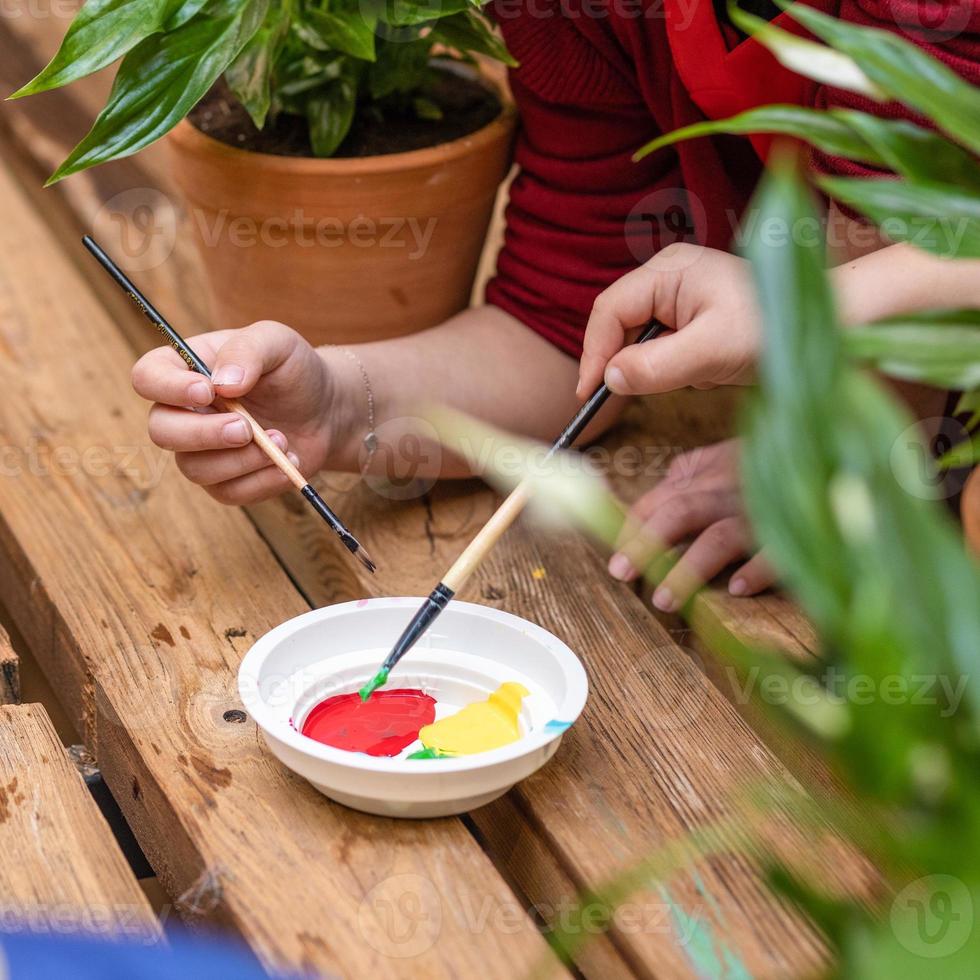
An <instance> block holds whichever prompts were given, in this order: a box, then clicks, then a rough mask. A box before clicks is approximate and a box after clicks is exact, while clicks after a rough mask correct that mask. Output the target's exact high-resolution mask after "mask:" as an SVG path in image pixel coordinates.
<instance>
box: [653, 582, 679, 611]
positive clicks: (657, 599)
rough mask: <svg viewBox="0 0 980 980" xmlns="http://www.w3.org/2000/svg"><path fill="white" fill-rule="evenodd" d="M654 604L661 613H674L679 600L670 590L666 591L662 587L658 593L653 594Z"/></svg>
mask: <svg viewBox="0 0 980 980" xmlns="http://www.w3.org/2000/svg"><path fill="white" fill-rule="evenodd" d="M653 604H654V605H655V606H656V607H657V608H658V609H659V610H660V611H661V612H666V613H669V612H673V611H674V610H675V609H676V608H677V600H676V599H675V598H674V593H673V592H671V591H670V589H665V588H664V587H663V586H660V588H659V589H657V591H656V592H654V593H653Z"/></svg>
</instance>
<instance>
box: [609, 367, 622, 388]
mask: <svg viewBox="0 0 980 980" xmlns="http://www.w3.org/2000/svg"><path fill="white" fill-rule="evenodd" d="M606 387H607V388H608V389H609V390H610V391H612V392H625V391H626V375H625V374H623V372H622V371H620V370H619V368H618V367H611V368H608V369H607V370H606Z"/></svg>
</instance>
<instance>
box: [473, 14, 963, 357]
mask: <svg viewBox="0 0 980 980" xmlns="http://www.w3.org/2000/svg"><path fill="white" fill-rule="evenodd" d="M810 2H811V3H813V5H814V6H817V7H820V8H821V9H824V10H827V11H829V12H831V13H836V14H837V15H838V16H840V17H842V18H845V19H847V20H851V21H853V22H855V23H861V24H873V25H876V26H881V27H886V28H888V29H891V30H900V31H901V32H902V33H903V34H904V35H905V36H906V37H908V38H909V39H911V40H913V41H915V42H917V43H919V44H921V45H922V46H923V47H925V48H927V49H928V50H929V51H930V52H931V53H933V54H935V55H937V56H939V57H941V58H942V59H943V60H944V61H946V62H947V63H948V64H950V65H951V66H952V67H953V68H955V69H956V70H957V71H959V72H960V73H961V74H963V75H964V76H966V77H968V78H969V79H970V80H971V81H973V82H975V83H978V84H980V0H951V2H950V0H927V2H917V0H810ZM492 9H493V11H494V14H495V17H496V20H497V22H498V23H499V24H500V26H501V29H502V31H503V34H504V37H505V39H506V41H507V44H508V46H509V47H510V50H511V52H512V53H513V54H514V56H515V58H517V59H518V61H519V62H520V67H519V68H518V69H516V70H515V71H514V72H512V74H511V83H512V86H513V90H514V97H515V99H516V100H517V103H518V107H519V109H520V113H521V118H522V121H523V125H522V131H521V134H520V137H519V140H518V146H517V163H518V166H519V168H520V169H519V173H518V175H517V177H516V179H515V181H514V184H513V186H512V189H511V196H510V204H509V207H508V209H507V232H506V238H505V244H504V248H503V250H502V251H501V253H500V256H499V258H498V263H497V275H496V277H495V278H494V279H493V280H492V281H491V282H490V284H489V285H488V287H487V301H488V302H490V303H492V304H494V305H496V306H499V307H501V308H502V309H504V310H506V311H508V312H509V313H511V314H512V315H513V316H515V317H516V318H517V319H518V320H521V321H522V322H524V323H526V324H527V325H528V326H529V327H531V328H532V329H533V330H535V331H537V332H538V333H540V334H541V335H542V336H544V337H546V338H547V339H548V340H550V341H551V342H552V343H554V344H556V345H557V346H558V347H560V348H561V349H562V350H564V351H566V352H567V353H569V354H571V355H572V356H574V357H578V356H579V355H580V354H581V351H582V337H583V334H584V331H585V325H586V322H587V320H588V315H589V311H590V309H591V307H592V303H593V301H594V300H595V297H596V295H597V294H598V293H599V292H601V291H602V290H603V289H604V288H605V287H607V286H608V285H609V284H610V283H612V282H613V281H614V280H616V279H617V278H619V277H620V276H622V275H623V274H624V273H626V272H628V271H629V270H630V269H632V268H634V267H635V266H636V265H637V264H639V263H641V262H643V261H645V260H646V259H647V258H649V257H650V256H651V255H652V254H653V253H654V252H655V251H656V250H657V249H658V248H661V247H662V246H663V245H665V244H669V243H670V242H672V241H676V240H678V239H681V240H687V241H697V242H700V243H701V244H704V245H708V246H710V247H713V248H728V247H730V244H731V240H732V237H733V232H734V231H735V229H736V227H737V225H738V219H739V216H740V214H741V212H742V210H743V208H744V207H745V204H746V202H747V200H748V197H749V195H750V194H751V192H752V189H753V187H754V185H755V183H756V181H757V179H758V176H759V171H760V166H761V164H760V155H764V153H765V149H766V147H767V145H768V141H767V140H764V139H753V140H751V141H750V140H748V139H743V138H739V137H721V138H715V139H710V140H709V139H700V140H693V141H691V142H688V143H682V144H680V145H679V146H678V147H677V148H676V149H675V150H664V151H661V152H660V153H656V154H653V155H652V156H650V157H648V158H647V159H645V160H643V161H642V162H641V163H638V164H637V163H633V162H632V160H631V156H632V154H633V152H634V151H635V150H636V149H637V148H638V147H639V146H641V145H642V144H643V143H645V142H646V141H647V140H650V139H652V138H653V137H655V136H657V135H658V134H660V133H665V132H668V131H670V130H672V129H675V128H677V127H679V126H684V125H687V124H688V123H692V122H696V121H698V120H702V119H704V118H722V117H724V116H727V115H730V114H732V113H735V112H739V111H741V110H744V109H747V108H750V107H751V106H754V105H764V104H766V103H769V102H773V101H779V102H796V103H801V104H809V105H814V104H816V105H820V106H828V105H836V106H847V107H852V108H861V109H864V110H867V111H873V112H877V113H879V114H883V115H886V114H887V115H895V114H898V112H899V111H900V110H899V108H898V107H896V106H894V105H891V106H884V107H883V106H880V105H878V104H875V103H871V102H868V101H867V100H864V99H861V98H860V97H858V96H855V95H854V94H853V93H848V92H842V91H839V90H835V89H830V88H827V87H817V86H814V85H813V84H812V83H809V82H807V81H806V80H804V79H802V78H800V77H799V76H797V75H794V74H792V73H790V72H788V71H786V70H784V69H783V68H781V67H780V66H779V65H778V64H777V63H776V61H775V60H774V59H773V58H772V56H771V55H770V54H769V53H768V52H767V51H766V50H765V49H764V48H762V47H761V45H759V44H757V43H756V42H755V41H752V40H741V41H739V39H738V38H737V37H735V36H734V34H733V32H732V31H731V29H730V28H728V27H727V26H726V27H722V26H720V25H719V23H718V20H717V18H716V15H715V11H714V8H713V4H712V2H711V0H495V3H494V6H493V8H492ZM776 23H779V24H780V25H781V26H783V27H785V28H787V29H789V30H795V31H797V32H799V31H800V29H799V28H797V27H796V26H795V22H793V21H792V20H791V19H789V18H788V17H786V15H781V16H780V17H779V18H778V19H777V21H776ZM815 159H816V164H817V166H819V167H820V168H821V169H822V170H825V171H829V172H839V173H854V172H858V171H859V168H857V167H855V166H854V165H853V164H851V163H849V162H847V161H843V160H836V159H829V158H826V157H820V156H819V155H818V156H817V157H816V158H815Z"/></svg>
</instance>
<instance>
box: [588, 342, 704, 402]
mask: <svg viewBox="0 0 980 980" xmlns="http://www.w3.org/2000/svg"><path fill="white" fill-rule="evenodd" d="M715 369H716V363H715V352H714V351H710V350H709V351H705V350H704V344H703V342H702V340H701V338H700V337H699V336H698V331H697V330H690V329H685V330H679V331H677V332H675V333H669V334H665V335H663V336H661V337H656V338H654V339H653V340H648V341H647V342H646V343H644V344H636V345H634V346H632V347H626V348H624V349H623V350H621V351H620V352H619V353H618V354H616V355H615V357H613V358H612V359H611V360H610V361H609V364H608V365H607V367H606V372H605V381H606V384H607V385H608V386H609V390H610V391H612V392H613V393H614V394H617V395H655V394H661V393H663V392H667V391H676V390H677V389H678V388H688V387H693V386H696V385H700V384H704V383H705V382H708V381H710V380H711V379H712V378H713V377H714V376H715Z"/></svg>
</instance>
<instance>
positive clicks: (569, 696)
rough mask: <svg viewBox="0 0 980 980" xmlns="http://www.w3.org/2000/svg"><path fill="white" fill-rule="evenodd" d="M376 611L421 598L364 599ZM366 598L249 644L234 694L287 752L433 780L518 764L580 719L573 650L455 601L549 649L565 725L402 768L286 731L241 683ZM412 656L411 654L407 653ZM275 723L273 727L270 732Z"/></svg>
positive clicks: (582, 696) (520, 622) (583, 688)
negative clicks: (562, 684) (281, 649)
mask: <svg viewBox="0 0 980 980" xmlns="http://www.w3.org/2000/svg"><path fill="white" fill-rule="evenodd" d="M367 601H368V602H369V603H370V605H371V607H372V608H374V609H378V608H381V609H386V608H395V609H413V610H414V609H417V608H418V607H419V606H420V605H421V604H422V602H424V598H423V597H422V596H419V597H414V596H382V597H377V598H374V597H372V598H370V599H368V600H367ZM364 604H365V600H364V599H353V600H351V601H349V602H339V603H336V604H334V605H331V606H322V607H321V608H319V609H311V610H310V611H309V612H307V613H301V614H300V615H299V616H294V617H293V618H292V619H287V620H286V622H284V623H280V625H279V626H276V627H274V628H273V629H271V630H269V632H268V633H265V634H263V635H262V636H260V637H259V639H258V640H256V641H255V643H254V644H252V646H251V648H250V649H249V651H248V653H246V654H245V657H244V659H243V660H242V662H241V664H240V666H239V668H238V692H239V695H240V697H241V699H242V702H243V704H244V707H245V710H246V711H247V712H248V714H249V715H250V716H251V717H252V718H253V719H254V720H255V723H256V724H257V725H258V726H259V728H261V729H262V731H263V732H265V733H267V734H268V735H269V736H270V737H272V738H274V739H276V740H277V741H279V742H282V743H284V744H285V745H287V746H289V747H290V748H292V749H294V750H295V751H297V752H300V753H301V754H303V755H306V756H309V757H311V758H314V759H319V760H321V761H323V762H327V763H331V764H333V765H338V766H344V767H345V768H350V769H357V770H360V771H362V772H374V773H392V774H397V775H399V776H405V777H407V778H412V777H413V776H423V775H425V776H431V775H433V774H435V773H453V772H469V771H473V770H477V769H486V768H488V767H491V766H495V765H500V764H504V763H507V762H511V761H513V760H515V759H521V758H523V757H524V756H526V755H529V754H530V753H532V752H534V751H536V750H537V749H540V748H541V747H542V746H545V745H548V744H549V743H551V742H553V741H555V739H560V738H561V737H562V735H564V733H565V732H566V731H567V730H568V729H569V728H570V727H571V725H572V724H574V722H575V721H576V720H577V719H578V716H579V715H580V714H581V713H582V709H583V708H584V707H585V702H586V699H587V697H588V693H589V681H588V676H587V675H586V673H585V667H584V666H583V665H582V661H581V660H579V658H578V657H577V656H576V654H575V653H574V652H573V651H572V650H571V648H570V647H569V646H568V645H567V644H566V643H564V642H562V641H561V640H559V639H558V637H557V636H555V635H554V634H553V633H549V632H548V630H546V629H544V627H542V626H538V625H537V624H536V623H532V622H529V621H528V620H526V619H523V618H522V617H521V616H517V615H515V614H514V613H509V612H506V611H504V610H502V609H494V608H493V607H491V606H483V605H480V604H479V603H475V602H462V601H460V600H456V599H454V600H453V601H452V604H451V606H450V607H449V608H450V609H452V608H456V609H465V610H466V612H467V613H468V614H469V615H471V616H477V617H480V618H483V619H491V620H496V621H497V622H504V623H508V624H510V625H512V626H514V627H518V628H520V629H521V630H522V631H524V632H525V633H527V634H528V635H529V636H531V637H532V638H533V639H535V640H536V641H537V642H538V643H540V644H541V645H542V646H545V647H547V648H548V650H549V651H550V652H551V653H552V654H553V655H554V656H555V658H556V659H557V660H558V661H559V664H560V665H561V668H562V670H563V672H564V674H565V677H566V679H567V681H568V690H567V692H566V694H565V698H564V700H563V701H562V703H561V705H559V706H558V709H557V711H558V714H557V716H556V718H555V719H554V720H555V721H558V722H561V723H564V724H563V725H562V727H558V726H556V727H555V728H553V729H548V728H547V727H546V728H544V729H541V730H539V731H536V732H531V733H530V734H529V735H526V736H525V737H524V738H521V739H518V740H517V741H516V742H512V743H511V744H510V745H505V746H502V747H501V748H499V749H490V750H488V751H486V752H477V753H475V754H473V755H464V756H457V757H456V758H451V759H413V760H412V765H411V767H406V766H405V762H406V760H405V759H399V758H386V757H379V756H370V755H367V754H365V753H361V752H348V751H346V750H344V749H336V748H333V747H332V746H330V745H324V744H323V743H322V742H317V741H315V740H314V739H311V738H308V737H307V736H306V735H303V734H302V733H301V732H299V731H297V729H296V728H294V727H293V726H292V725H287V726H285V727H284V728H283V727H281V726H280V724H279V719H278V716H276V717H273V712H272V709H271V708H268V707H267V706H266V704H265V702H264V701H263V700H262V697H261V695H260V694H259V690H258V685H257V684H249V685H247V686H244V685H243V683H242V678H243V677H244V676H245V674H246V673H248V674H249V675H250V676H251V677H258V676H259V673H260V671H261V669H262V665H263V663H264V662H265V660H266V658H267V657H268V656H269V655H270V654H271V653H272V651H273V650H274V649H275V648H276V646H277V645H278V644H279V643H281V642H282V641H283V640H284V639H286V637H288V636H289V635H290V634H292V633H294V632H295V631H296V630H298V629H302V628H303V627H305V626H306V625H307V624H308V623H310V622H311V621H318V620H323V619H330V618H332V617H333V616H335V615H339V614H341V613H344V612H349V611H352V610H355V609H359V608H360V609H363V608H364ZM408 656H411V653H409V654H408ZM273 723H275V726H274V727H273Z"/></svg>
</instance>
